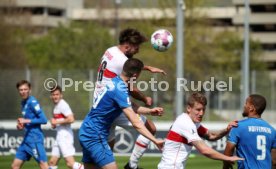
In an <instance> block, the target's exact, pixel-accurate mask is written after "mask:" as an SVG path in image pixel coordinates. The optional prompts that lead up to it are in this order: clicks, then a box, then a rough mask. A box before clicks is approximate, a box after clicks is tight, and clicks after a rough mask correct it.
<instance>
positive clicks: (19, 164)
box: [11, 158, 25, 169]
mask: <svg viewBox="0 0 276 169" xmlns="http://www.w3.org/2000/svg"><path fill="white" fill-rule="evenodd" d="M24 162H25V161H23V160H20V159H18V158H15V159H14V160H13V162H12V165H11V168H12V169H20V168H21V167H22V165H23V164H24Z"/></svg>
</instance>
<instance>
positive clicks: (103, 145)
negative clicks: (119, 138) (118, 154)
mask: <svg viewBox="0 0 276 169" xmlns="http://www.w3.org/2000/svg"><path fill="white" fill-rule="evenodd" d="M80 141H81V139H80ZM81 146H82V148H83V150H82V153H83V156H82V162H83V163H93V164H95V165H97V166H98V167H103V166H105V165H107V164H109V163H112V162H115V159H114V156H113V152H112V151H111V149H110V147H109V145H108V143H107V141H106V140H101V141H94V142H93V141H89V142H87V141H86V142H82V141H81Z"/></svg>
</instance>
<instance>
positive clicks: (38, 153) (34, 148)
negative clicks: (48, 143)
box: [15, 142, 47, 163]
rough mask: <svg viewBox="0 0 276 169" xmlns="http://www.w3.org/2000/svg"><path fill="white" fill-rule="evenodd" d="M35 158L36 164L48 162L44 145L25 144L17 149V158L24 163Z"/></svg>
mask: <svg viewBox="0 0 276 169" xmlns="http://www.w3.org/2000/svg"><path fill="white" fill-rule="evenodd" d="M31 157H33V158H34V159H35V161H36V162H38V163H40V162H47V156H46V151H45V148H44V145H43V143H40V142H38V143H26V142H23V143H22V144H21V145H20V146H19V147H18V149H17V151H16V154H15V158H17V159H20V160H22V161H29V160H30V159H31Z"/></svg>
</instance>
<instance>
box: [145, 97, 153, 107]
mask: <svg viewBox="0 0 276 169" xmlns="http://www.w3.org/2000/svg"><path fill="white" fill-rule="evenodd" d="M144 103H145V105H146V106H151V105H152V103H153V101H152V98H151V97H148V96H146V97H145V98H144Z"/></svg>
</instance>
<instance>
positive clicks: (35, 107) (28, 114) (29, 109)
mask: <svg viewBox="0 0 276 169" xmlns="http://www.w3.org/2000/svg"><path fill="white" fill-rule="evenodd" d="M21 106H22V115H23V117H24V118H25V119H30V120H31V122H30V123H28V124H25V136H24V140H23V142H27V143H33V142H42V143H43V141H44V135H43V132H42V130H41V127H40V125H41V124H46V123H47V118H46V116H45V114H44V112H43V110H42V109H41V108H40V105H39V103H38V101H37V100H36V98H35V97H33V96H29V97H28V98H27V99H26V100H23V101H22V102H21Z"/></svg>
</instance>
